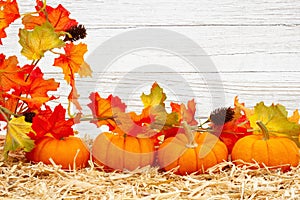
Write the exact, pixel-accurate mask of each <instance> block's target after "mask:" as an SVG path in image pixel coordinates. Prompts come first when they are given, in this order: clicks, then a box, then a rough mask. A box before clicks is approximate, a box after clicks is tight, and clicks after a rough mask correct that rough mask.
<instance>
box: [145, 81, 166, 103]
mask: <svg viewBox="0 0 300 200" xmlns="http://www.w3.org/2000/svg"><path fill="white" fill-rule="evenodd" d="M166 98H167V97H166V94H165V93H164V92H163V89H162V88H161V87H159V85H158V84H157V83H156V82H155V83H154V84H153V85H152V88H151V92H150V94H148V95H146V94H145V93H143V94H142V96H141V99H142V102H143V104H144V107H145V108H146V107H148V106H157V105H161V106H163V107H164V106H165V104H164V101H165V100H166Z"/></svg>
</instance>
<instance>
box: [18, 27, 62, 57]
mask: <svg viewBox="0 0 300 200" xmlns="http://www.w3.org/2000/svg"><path fill="white" fill-rule="evenodd" d="M19 36H20V40H19V43H20V44H21V46H22V47H23V48H22V50H21V53H22V55H24V56H26V57H27V59H29V60H38V59H40V58H42V57H43V56H44V53H45V52H46V51H48V50H51V49H54V48H60V47H63V46H64V45H65V43H64V41H63V40H61V39H59V35H58V34H57V33H55V30H54V28H53V26H52V25H51V24H50V23H49V22H48V21H46V22H45V23H43V24H42V25H41V26H36V27H35V28H34V29H33V31H28V30H26V29H20V31H19Z"/></svg>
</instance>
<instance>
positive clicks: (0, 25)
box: [0, 0, 20, 45]
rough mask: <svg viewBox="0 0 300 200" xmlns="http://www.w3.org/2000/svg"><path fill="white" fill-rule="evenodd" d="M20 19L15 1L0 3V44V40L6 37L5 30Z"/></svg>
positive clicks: (9, 0)
mask: <svg viewBox="0 0 300 200" xmlns="http://www.w3.org/2000/svg"><path fill="white" fill-rule="evenodd" d="M19 17H20V13H19V8H18V4H17V1H16V0H7V1H0V44H1V45H2V41H1V38H5V37H6V36H7V35H6V33H5V29H6V28H7V27H8V26H9V25H10V24H11V23H12V22H14V21H15V20H16V19H18V18H19Z"/></svg>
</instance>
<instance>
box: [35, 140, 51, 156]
mask: <svg viewBox="0 0 300 200" xmlns="http://www.w3.org/2000/svg"><path fill="white" fill-rule="evenodd" d="M49 141H50V140H49V137H47V138H45V139H43V140H41V141H40V142H41V143H42V144H43V145H42V146H41V147H40V148H39V150H41V149H44V147H45V145H46V144H47V143H48V142H49ZM42 157H43V155H42V154H41V153H38V154H37V160H42Z"/></svg>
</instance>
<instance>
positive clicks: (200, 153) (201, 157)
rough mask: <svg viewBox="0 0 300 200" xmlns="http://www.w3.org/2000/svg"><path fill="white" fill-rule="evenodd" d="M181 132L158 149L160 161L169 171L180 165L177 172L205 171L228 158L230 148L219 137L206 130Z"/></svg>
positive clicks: (181, 173)
mask: <svg viewBox="0 0 300 200" xmlns="http://www.w3.org/2000/svg"><path fill="white" fill-rule="evenodd" d="M187 132H188V131H185V133H179V134H177V135H176V136H175V137H169V138H167V139H166V140H164V142H163V143H162V144H161V145H160V147H159V149H158V163H159V166H160V167H161V168H163V169H164V170H166V171H168V170H171V169H173V168H176V167H179V168H178V170H177V171H176V172H175V173H176V174H180V175H185V174H190V173H193V172H198V173H205V171H206V170H207V169H208V168H210V167H212V166H214V165H216V164H218V163H220V162H222V161H224V160H227V157H228V150H227V147H226V145H225V144H224V143H223V142H221V141H220V140H219V139H218V137H216V136H214V135H212V134H210V133H208V132H205V133H200V132H195V133H190V135H189V133H187Z"/></svg>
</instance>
